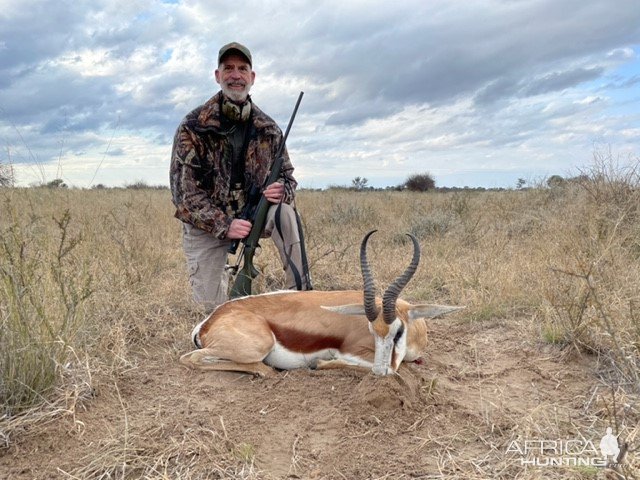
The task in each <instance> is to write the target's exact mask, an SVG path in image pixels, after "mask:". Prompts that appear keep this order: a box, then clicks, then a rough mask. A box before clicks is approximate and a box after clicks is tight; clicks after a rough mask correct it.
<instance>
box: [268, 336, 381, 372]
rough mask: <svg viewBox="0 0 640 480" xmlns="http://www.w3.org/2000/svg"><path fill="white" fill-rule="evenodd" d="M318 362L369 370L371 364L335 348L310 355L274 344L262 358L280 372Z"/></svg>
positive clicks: (311, 365)
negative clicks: (322, 361) (337, 362)
mask: <svg viewBox="0 0 640 480" xmlns="http://www.w3.org/2000/svg"><path fill="white" fill-rule="evenodd" d="M318 360H343V361H344V362H347V363H350V364H353V365H360V366H363V367H367V368H371V367H373V364H372V363H371V362H367V361H366V360H362V359H361V358H358V357H354V356H352V355H345V354H343V353H341V352H340V351H339V350H337V349H335V348H326V349H324V350H319V351H317V352H312V353H298V352H292V351H291V350H288V349H286V348H285V347H283V346H282V345H281V344H280V343H278V342H276V343H275V345H274V347H273V350H271V352H270V353H269V354H268V355H267V356H266V357H265V358H264V360H263V362H264V363H266V364H267V365H269V366H270V367H274V368H278V369H280V370H293V369H296V368H309V367H315V365H316V362H317V361H318Z"/></svg>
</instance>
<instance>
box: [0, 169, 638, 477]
mask: <svg viewBox="0 0 640 480" xmlns="http://www.w3.org/2000/svg"><path fill="white" fill-rule="evenodd" d="M638 187H640V181H639V179H638V177H637V172H636V171H635V170H620V169H611V168H610V164H598V163H597V164H596V165H595V166H594V169H593V170H592V171H589V172H586V176H585V178H583V179H582V180H581V182H579V183H571V184H565V185H563V186H561V187H556V188H552V189H548V188H538V189H531V190H523V191H505V192H456V193H447V194H440V193H427V194H416V193H409V192H349V191H331V192H308V191H303V192H300V194H299V198H298V208H299V210H300V211H301V212H302V214H303V221H304V224H305V229H306V237H307V248H308V254H309V257H310V262H311V271H312V275H313V280H314V284H315V285H314V286H315V288H316V289H320V290H331V289H346V288H360V286H361V277H360V272H359V270H358V267H357V265H358V261H357V255H358V246H359V243H360V240H361V238H362V236H363V235H364V234H365V233H366V232H367V231H369V230H371V229H378V230H379V232H378V233H377V234H376V235H375V236H374V237H373V238H372V242H371V254H370V258H371V261H372V265H373V269H374V272H375V275H376V279H377V282H378V288H379V289H380V290H382V289H383V288H384V287H385V286H386V285H387V284H388V283H389V282H390V281H392V280H393V278H395V276H396V275H397V274H398V273H399V272H400V271H401V270H402V269H403V268H404V266H405V265H406V264H407V263H408V261H409V256H410V253H411V252H410V250H411V249H410V244H409V243H407V239H406V237H405V235H404V234H405V233H406V232H410V233H412V234H414V235H416V236H417V237H418V238H419V240H420V243H421V245H422V249H423V257H422V263H421V267H420V269H419V271H418V273H417V274H416V277H415V278H414V280H412V282H411V283H410V284H409V285H408V287H407V288H406V290H405V292H404V293H403V296H404V297H405V298H407V299H408V300H427V301H430V302H434V303H449V304H459V305H466V306H467V307H468V308H467V310H465V312H464V313H463V318H464V319H466V320H467V321H468V322H470V323H475V322H494V321H496V320H505V319H519V320H518V324H517V325H514V326H513V327H514V328H518V329H520V330H521V331H522V332H523V334H525V335H528V336H530V337H531V338H532V339H538V340H539V341H541V342H543V343H546V344H550V345H553V346H557V347H558V348H561V349H565V351H566V352H567V354H570V352H571V351H572V350H573V351H577V352H588V353H592V354H595V355H598V356H599V358H600V359H601V371H600V375H601V378H600V382H601V387H600V391H598V392H595V393H594V396H593V399H592V400H591V401H590V402H589V404H588V405H587V406H585V408H586V409H587V410H585V412H587V413H588V414H589V415H593V416H598V417H599V418H602V417H606V418H609V419H612V420H613V421H614V423H615V424H616V425H617V426H618V428H619V431H620V432H624V434H625V437H626V438H629V439H630V441H632V442H635V441H636V437H637V435H638V429H637V427H636V429H635V430H634V429H633V428H632V427H631V426H629V421H628V419H631V418H638V415H639V414H638V403H637V399H636V397H634V396H633V394H634V393H637V389H638V388H639V387H640V378H639V374H638V372H639V371H640V317H639V313H638V306H639V305H640V240H638V239H639V238H640V218H639V216H638V205H639V204H640V203H639V200H640V199H639V198H638V195H640V190H639V188H638ZM0 201H2V204H3V208H2V210H3V215H2V217H1V218H0V237H1V240H2V248H3V249H4V250H3V252H2V256H1V257H0V274H1V279H0V280H1V282H2V283H0V287H1V288H0V315H1V317H0V322H1V325H0V332H1V333H0V351H1V352H2V353H1V354H0V362H1V363H0V370H1V371H2V374H1V375H0V381H1V382H2V383H1V384H0V398H1V399H2V404H3V411H2V412H0V415H1V416H0V442H2V443H3V444H4V446H5V447H6V446H8V445H9V444H10V443H11V441H12V439H13V438H14V437H15V436H16V435H27V434H29V432H32V433H33V432H34V431H37V429H39V428H41V427H42V426H43V425H44V424H45V423H44V422H48V421H51V420H54V419H56V418H58V417H60V416H65V417H73V415H74V412H75V411H76V409H77V408H79V407H80V406H81V405H82V404H84V403H85V402H86V401H87V400H88V399H90V398H91V392H92V389H93V382H95V381H96V380H95V378H96V377H100V378H101V379H103V380H101V381H106V382H110V381H111V382H113V381H117V379H118V377H119V375H121V374H122V373H123V372H126V371H128V370H130V369H133V368H136V367H138V365H137V363H136V362H137V361H138V360H137V358H138V357H137V356H135V355H132V353H131V352H132V351H133V350H136V351H140V350H141V349H142V350H144V348H145V347H144V340H143V339H144V338H147V337H148V336H149V335H155V336H156V337H157V336H158V335H159V336H160V337H161V338H160V339H159V340H160V341H161V342H162V343H163V345H165V346H167V348H168V349H175V350H176V352H177V351H178V347H177V346H176V343H177V340H176V338H178V337H179V335H180V334H181V333H182V330H183V326H180V325H175V324H171V323H170V322H167V323H166V329H164V330H162V331H160V332H158V330H157V328H156V329H153V328H152V326H153V325H157V322H156V319H158V318H165V317H166V318H175V317H176V316H180V315H183V316H184V317H186V318H193V317H194V315H196V314H197V312H198V311H199V310H198V307H197V306H196V305H195V304H193V303H190V302H185V300H184V299H185V298H189V297H190V293H189V289H188V284H187V279H186V273H185V268H184V262H183V256H182V251H181V244H180V230H179V226H178V222H177V221H176V220H175V219H173V218H172V206H171V203H170V197H169V193H168V192H167V191H162V190H92V191H80V190H66V189H58V190H52V189H3V190H0ZM4 212H8V213H9V214H8V215H7V214H5V213H4ZM263 243H264V246H263V250H264V251H263V252H261V253H260V254H259V255H258V256H257V260H256V263H257V266H258V268H259V270H261V272H262V275H260V277H259V278H258V279H257V281H256V283H255V286H256V288H257V289H258V290H259V291H266V290H273V289H275V288H279V287H281V286H282V275H281V266H280V265H279V264H278V263H277V261H276V260H275V259H276V258H277V257H276V255H275V254H274V249H273V247H272V246H271V244H270V242H263ZM523 319H526V320H523ZM151 330H153V331H151ZM177 332H179V333H177ZM156 340H158V339H157V338H156ZM33 372H41V373H38V375H37V376H36V378H33V377H30V376H28V375H27V374H33ZM433 388H434V389H437V387H435V386H433ZM612 392H613V393H612ZM492 408H495V407H491V406H488V407H487V423H488V424H490V423H491V421H490V416H491V409H492ZM553 408H554V406H553V405H541V406H540V407H539V409H536V410H534V411H532V412H531V414H530V416H529V417H527V418H522V419H520V420H519V421H518V423H519V425H522V426H523V428H525V429H526V432H531V433H532V434H533V433H535V432H540V431H543V432H545V434H549V433H551V432H554V431H556V430H558V429H560V428H561V427H562V425H561V422H560V421H559V420H557V418H558V412H554V411H553ZM123 416H126V407H125V406H124V405H123ZM562 418H563V419H565V418H567V417H566V416H562ZM562 421H565V420H562ZM72 425H73V422H72ZM74 428H75V427H74ZM78 428H80V427H78ZM157 428H159V429H160V430H159V431H154V432H149V431H136V430H131V431H127V435H126V437H123V436H119V435H114V436H112V437H111V438H106V439H105V440H104V443H103V445H101V446H100V449H99V454H98V455H96V456H94V457H93V458H91V459H87V461H86V462H84V467H83V468H82V469H79V470H74V471H68V472H63V471H61V472H60V474H61V475H63V478H128V477H131V478H133V477H136V478H137V477H144V478H178V477H180V478H207V475H210V476H211V477H212V478H217V477H220V478H227V477H233V478H259V477H260V475H259V472H258V471H257V469H256V468H255V466H254V465H253V463H252V458H253V452H252V446H251V445H250V444H246V443H243V442H237V443H234V444H233V445H232V444H231V442H230V441H229V438H228V437H226V432H225V429H224V424H223V423H221V424H220V425H217V426H215V428H214V427H213V426H212V427H210V428H209V427H207V428H204V427H199V428H200V430H198V432H197V435H195V436H194V433H193V432H191V431H185V432H184V435H183V437H184V442H182V443H176V444H171V445H160V444H157V445H156V444H152V445H147V444H146V443H145V442H143V440H142V439H143V438H146V437H148V436H150V435H151V436H155V435H160V434H162V431H161V430H162V428H163V427H162V426H159V427H157ZM202 429H204V430H202ZM205 430H206V431H205ZM526 432H525V433H526ZM520 433H522V430H521V432H520ZM207 435H209V436H210V437H211V441H210V442H206V443H202V444H199V443H198V442H199V441H200V440H198V441H196V440H194V438H197V439H202V438H203V437H206V436H207ZM422 441H423V442H425V443H430V444H437V445H439V451H440V454H441V457H440V459H439V462H440V463H441V466H442V469H443V471H452V469H453V468H454V467H455V465H452V464H451V462H453V461H454V460H453V457H452V456H451V455H450V452H449V450H448V448H449V447H448V446H447V445H448V443H447V442H449V441H451V439H441V438H424V439H422ZM194 445H195V446H194ZM214 445H215V447H214ZM0 446H1V445H0ZM194 448H195V449H196V450H197V451H196V450H194ZM212 448H218V449H219V450H216V451H215V452H209V451H207V452H208V453H207V455H208V456H213V457H214V458H216V459H217V460H218V461H219V464H217V466H213V467H211V466H210V467H211V468H212V469H213V470H208V471H202V470H198V468H199V466H198V465H197V462H196V460H197V458H198V457H199V456H201V455H205V450H206V449H212ZM198 449H200V450H198ZM498 453H501V452H496V456H494V457H491V454H489V458H488V459H487V462H489V461H496V459H497V454H498ZM304 462H305V459H304V458H302V457H300V454H299V451H298V449H297V444H296V443H294V444H293V445H292V448H291V473H292V474H295V473H296V472H297V471H298V469H299V468H300V466H301V465H302V464H304ZM465 468H469V469H471V470H469V475H471V476H469V477H468V478H483V474H484V473H483V472H484V470H483V468H484V467H483V465H482V463H478V464H477V465H475V466H471V465H465ZM505 468H506V467H505ZM127 472H128V473H127ZM505 475H508V472H506V473H505ZM504 478H506V477H504ZM513 478H516V477H513ZM527 478H534V477H527ZM576 478H578V477H577V476H576ZM584 478H589V477H588V476H585V477H584Z"/></svg>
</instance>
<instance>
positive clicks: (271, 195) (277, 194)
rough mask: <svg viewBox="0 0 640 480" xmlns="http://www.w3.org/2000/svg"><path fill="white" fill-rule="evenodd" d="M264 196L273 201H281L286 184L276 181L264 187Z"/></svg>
mask: <svg viewBox="0 0 640 480" xmlns="http://www.w3.org/2000/svg"><path fill="white" fill-rule="evenodd" d="M263 193H264V196H265V197H266V199H267V200H269V201H270V202H271V203H280V201H281V200H282V198H283V197H284V185H283V184H282V183H278V182H274V183H272V184H271V185H269V186H267V188H265V189H264V192H263Z"/></svg>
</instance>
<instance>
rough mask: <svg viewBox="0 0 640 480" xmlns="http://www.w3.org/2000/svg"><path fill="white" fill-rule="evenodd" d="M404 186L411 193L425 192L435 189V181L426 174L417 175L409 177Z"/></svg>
mask: <svg viewBox="0 0 640 480" xmlns="http://www.w3.org/2000/svg"><path fill="white" fill-rule="evenodd" d="M404 186H405V188H406V189H407V190H409V191H411V192H426V191H427V190H433V189H434V188H435V187H436V181H435V180H434V179H433V177H432V176H431V175H430V174H428V173H417V174H414V175H411V176H410V177H409V178H408V179H407V181H406V182H405V183H404Z"/></svg>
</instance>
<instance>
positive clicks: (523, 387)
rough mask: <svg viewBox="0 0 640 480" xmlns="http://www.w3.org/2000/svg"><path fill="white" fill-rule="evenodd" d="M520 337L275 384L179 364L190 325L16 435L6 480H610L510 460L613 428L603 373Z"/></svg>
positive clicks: (436, 339)
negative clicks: (598, 409) (600, 411)
mask: <svg viewBox="0 0 640 480" xmlns="http://www.w3.org/2000/svg"><path fill="white" fill-rule="evenodd" d="M514 325H518V322H516V321H512V322H509V321H508V320H504V321H503V320H501V321H499V322H487V323H478V324H469V323H466V322H463V321H461V320H457V319H456V318H455V316H454V317H452V318H448V319H439V320H435V321H433V322H432V328H431V333H430V340H431V343H430V349H429V351H428V352H427V354H426V355H425V357H424V359H423V362H422V363H413V364H408V365H403V366H402V368H401V369H400V371H399V375H397V376H388V377H377V376H374V375H373V374H362V373H358V372H351V371H335V370H334V371H309V370H298V371H291V372H280V373H279V374H278V375H276V376H275V377H273V378H266V379H260V378H254V377H252V376H250V375H245V374H237V373H229V372H194V371H190V370H187V369H186V368H184V367H183V366H181V365H180V364H179V363H178V361H177V359H178V357H179V355H180V354H181V353H184V352H186V351H188V350H189V349H190V345H189V342H188V332H189V330H190V328H191V325H188V326H185V337H184V338H181V339H178V340H176V339H170V338H165V337H162V336H160V337H157V338H148V339H145V340H144V341H140V343H139V345H138V347H137V350H136V361H135V362H134V364H133V365H132V367H131V368H129V369H124V370H123V371H122V372H121V373H120V375H119V376H118V377H117V378H113V377H109V378H96V379H94V384H95V387H94V388H95V391H94V392H93V398H91V399H88V400H86V401H84V402H83V403H82V407H83V408H77V409H76V411H75V414H74V415H69V414H67V415H64V416H63V417H62V418H59V419H58V420H56V421H55V422H51V423H50V424H48V425H46V426H42V427H41V428H39V429H37V431H32V432H28V431H26V432H24V435H21V436H17V437H16V438H15V439H14V442H13V444H12V445H11V447H10V448H9V449H5V450H0V477H1V478H12V479H13V478H15V479H49V478H260V479H297V478H300V479H374V478H375V479H378V478H389V479H430V478H460V479H464V478H470V479H473V478H505V479H507V478H509V479H514V478H604V477H601V475H602V472H601V471H597V470H595V471H594V469H591V468H586V469H585V468H569V467H553V468H552V467H546V468H545V467H540V468H533V467H529V466H526V465H523V464H522V462H521V457H520V456H519V455H518V454H517V453H515V454H514V453H513V452H511V453H509V452H507V449H508V446H509V444H510V442H512V441H513V440H523V439H527V438H537V439H540V438H542V439H547V438H576V436H578V435H582V436H583V438H588V435H593V434H595V433H597V432H599V431H600V430H601V429H603V425H604V423H597V421H596V423H594V418H596V420H598V419H597V416H596V417H594V416H593V415H592V414H591V413H590V412H589V411H590V409H593V407H594V405H595V400H594V399H595V398H596V397H597V396H598V393H597V387H596V386H595V385H596V382H595V380H594V379H595V372H594V369H595V360H594V359H593V358H592V357H588V356H580V355H576V354H570V355H568V354H567V353H566V352H562V351H560V350H558V349H555V348H554V347H549V346H546V345H542V344H540V343H538V342H537V341H536V335H533V334H531V332H526V331H525V330H523V329H521V328H517V327H514ZM601 420H602V421H603V422H605V421H606V420H605V419H601ZM597 441H599V437H597V438H595V437H594V442H596V443H597Z"/></svg>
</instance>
